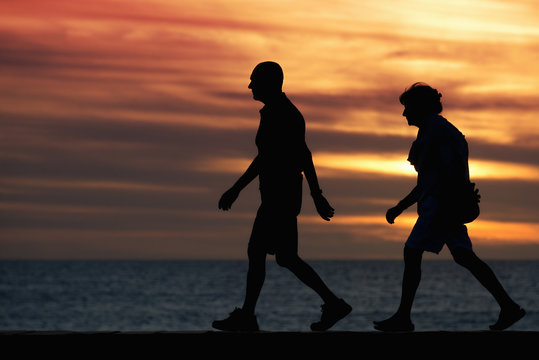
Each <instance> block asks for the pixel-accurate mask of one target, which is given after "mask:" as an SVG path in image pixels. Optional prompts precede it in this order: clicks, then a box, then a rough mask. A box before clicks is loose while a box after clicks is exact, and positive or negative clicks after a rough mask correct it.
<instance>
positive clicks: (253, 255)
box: [212, 209, 266, 331]
mask: <svg viewBox="0 0 539 360" xmlns="http://www.w3.org/2000/svg"><path fill="white" fill-rule="evenodd" d="M264 226H265V220H264V217H263V216H262V211H261V209H259V211H258V213H257V217H256V219H255V223H254V225H253V230H252V233H251V238H250V240H249V245H248V248H247V255H248V258H249V268H248V270H247V284H246V289H245V299H244V302H243V307H242V308H241V309H238V308H236V309H235V310H234V311H233V312H232V313H230V316H229V317H228V318H226V319H224V320H216V321H214V322H213V323H212V326H213V327H214V328H216V329H219V330H226V331H258V329H259V328H258V322H257V320H256V316H255V314H254V313H255V308H256V303H257V301H258V297H259V295H260V291H261V290H262V285H264V280H265V278H266V250H265V248H264V240H265V239H264V236H263V235H264V232H265V228H264Z"/></svg>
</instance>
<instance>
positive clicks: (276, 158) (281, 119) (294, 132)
mask: <svg viewBox="0 0 539 360" xmlns="http://www.w3.org/2000/svg"><path fill="white" fill-rule="evenodd" d="M255 143H256V146H257V148H258V161H259V180H260V192H261V196H262V204H263V205H267V206H276V207H279V208H280V209H281V210H282V211H291V212H294V213H299V209H300V207H301V190H302V179H303V176H302V174H301V173H302V171H303V169H304V167H305V164H306V161H308V159H310V158H311V152H310V150H309V148H308V147H307V144H306V143H305V120H304V119H303V116H302V115H301V113H300V111H299V110H298V109H297V108H296V107H295V106H294V104H292V102H291V101H290V100H289V99H288V98H287V97H286V95H285V94H284V93H283V94H282V96H281V97H280V98H279V100H278V101H275V102H273V103H270V104H267V105H265V106H264V107H263V108H262V109H261V110H260V126H259V128H258V132H257V134H256V140H255Z"/></svg>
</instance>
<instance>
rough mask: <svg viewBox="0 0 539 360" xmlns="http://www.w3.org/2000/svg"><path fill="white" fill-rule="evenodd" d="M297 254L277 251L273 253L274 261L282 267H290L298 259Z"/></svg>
mask: <svg viewBox="0 0 539 360" xmlns="http://www.w3.org/2000/svg"><path fill="white" fill-rule="evenodd" d="M298 259H299V258H298V255H297V254H287V253H284V254H283V253H277V254H275V261H276V262H277V264H279V266H282V267H284V268H288V269H289V268H291V267H293V266H294V264H295V263H296V262H297V260H298Z"/></svg>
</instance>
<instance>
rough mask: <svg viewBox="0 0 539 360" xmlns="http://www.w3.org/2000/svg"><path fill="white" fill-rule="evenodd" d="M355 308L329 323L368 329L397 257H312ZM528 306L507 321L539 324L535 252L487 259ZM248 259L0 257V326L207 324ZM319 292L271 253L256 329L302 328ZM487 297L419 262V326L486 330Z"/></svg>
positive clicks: (397, 272) (232, 298)
mask: <svg viewBox="0 0 539 360" xmlns="http://www.w3.org/2000/svg"><path fill="white" fill-rule="evenodd" d="M309 263H310V264H311V265H312V266H313V267H314V268H315V270H316V271H317V272H318V273H319V274H320V275H321V277H322V278H323V279H324V280H325V281H326V283H327V284H328V285H329V287H330V288H331V289H332V290H333V291H334V292H335V293H336V294H337V295H338V296H340V297H342V298H344V299H345V300H346V301H347V302H348V303H349V304H350V305H352V307H353V308H354V310H353V312H352V313H351V314H350V315H349V316H348V317H347V318H346V319H344V320H343V321H341V322H340V323H338V324H337V325H336V326H335V327H334V328H333V329H334V330H350V331H371V330H373V328H372V321H373V320H382V319H384V318H386V317H388V316H390V315H391V314H392V313H393V312H394V311H395V310H396V308H397V306H398V303H399V299H400V286H401V277H402V270H403V264H402V261H392V260H389V261H309ZM488 264H489V265H490V266H491V267H492V269H493V270H494V272H495V273H496V274H497V275H498V277H499V279H500V281H501V282H502V284H503V285H504V286H505V287H506V289H507V290H508V292H509V293H510V295H511V296H512V297H513V298H514V299H515V300H516V301H517V302H518V303H519V304H520V305H521V306H523V307H524V308H525V309H526V311H527V316H526V317H525V318H524V319H522V320H521V321H520V322H519V323H517V324H515V325H514V326H513V327H511V328H510V329H511V330H534V331H538V330H539V281H538V279H537V276H538V275H539V261H488ZM246 272H247V262H246V261H0V330H72V331H115V330H119V331H188V330H197V331H200V330H211V322H212V321H213V320H214V319H222V318H224V317H226V316H227V315H228V313H229V312H231V311H232V310H233V309H234V307H239V306H241V304H242V301H243V294H244V291H245V275H246ZM320 305H321V300H320V298H319V297H318V296H317V295H316V294H315V293H314V292H313V291H312V290H311V289H309V288H307V287H305V286H304V285H303V284H301V283H300V282H299V281H298V280H297V279H296V278H295V277H294V275H292V274H291V273H290V272H289V271H288V270H285V269H283V268H280V267H279V266H278V265H277V264H276V263H275V262H274V261H273V260H269V261H268V268H267V278H266V282H265V284H264V288H263V290H262V294H261V296H260V300H259V305H258V308H257V316H258V322H259V325H260V327H261V329H263V330H270V331H309V325H310V324H311V323H312V322H314V321H317V320H318V319H319V317H320ZM498 311H499V309H498V306H497V304H496V302H495V301H494V300H493V299H492V297H491V296H490V295H489V294H488V293H487V291H486V290H485V289H483V288H482V287H481V286H480V285H479V283H478V282H477V281H476V280H475V279H474V278H473V277H472V276H471V274H469V273H468V272H467V271H466V270H465V269H463V268H461V267H460V266H458V265H457V264H455V263H454V262H452V261H445V260H437V261H424V265H423V277H422V282H421V284H420V287H419V290H418V293H417V297H416V301H415V303H414V309H413V313H412V315H413V321H414V323H415V325H416V329H417V330H485V329H488V325H489V324H491V323H494V322H495V321H496V319H497V316H498Z"/></svg>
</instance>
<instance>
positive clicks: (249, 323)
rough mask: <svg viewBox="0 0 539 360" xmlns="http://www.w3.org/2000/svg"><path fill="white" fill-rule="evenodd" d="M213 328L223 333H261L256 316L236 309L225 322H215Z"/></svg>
mask: <svg viewBox="0 0 539 360" xmlns="http://www.w3.org/2000/svg"><path fill="white" fill-rule="evenodd" d="M211 326H212V327H214V328H215V329H218V330H223V331H259V329H258V322H257V321H256V316H255V315H252V314H247V313H246V312H245V311H243V310H242V309H239V308H236V309H234V311H232V312H231V313H230V316H229V317H227V318H226V319H224V320H215V321H214V322H213V323H212V324H211Z"/></svg>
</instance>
